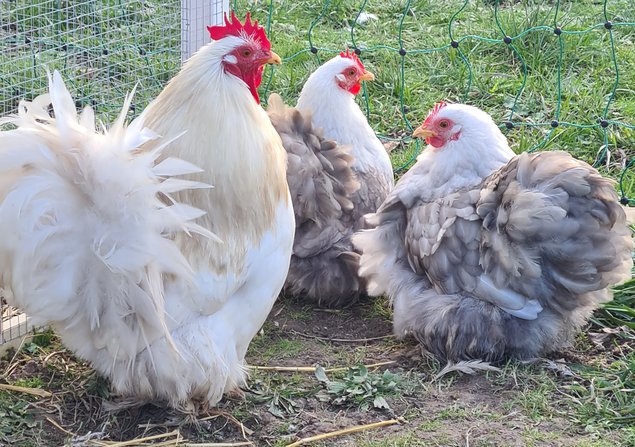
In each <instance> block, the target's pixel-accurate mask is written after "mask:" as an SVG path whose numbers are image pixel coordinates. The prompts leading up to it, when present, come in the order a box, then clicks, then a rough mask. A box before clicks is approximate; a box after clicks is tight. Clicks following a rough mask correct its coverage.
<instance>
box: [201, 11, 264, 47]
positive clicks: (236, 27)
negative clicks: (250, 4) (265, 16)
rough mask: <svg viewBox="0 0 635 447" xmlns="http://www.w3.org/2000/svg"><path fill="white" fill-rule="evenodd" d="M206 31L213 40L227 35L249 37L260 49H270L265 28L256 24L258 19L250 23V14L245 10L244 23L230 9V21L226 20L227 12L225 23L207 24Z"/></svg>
mask: <svg viewBox="0 0 635 447" xmlns="http://www.w3.org/2000/svg"><path fill="white" fill-rule="evenodd" d="M207 31H209V35H210V37H211V38H212V39H213V40H220V39H222V38H223V37H227V36H236V37H247V36H248V37H250V38H252V39H254V40H256V41H258V42H260V45H261V47H262V49H264V50H270V49H271V42H269V39H267V35H266V34H265V29H264V28H263V27H262V26H258V20H256V21H255V22H253V23H251V15H250V14H249V12H247V15H246V16H245V24H244V25H243V24H242V23H240V20H238V18H237V17H236V13H235V12H234V11H232V15H231V21H230V20H227V14H225V24H224V25H218V26H208V27H207Z"/></svg>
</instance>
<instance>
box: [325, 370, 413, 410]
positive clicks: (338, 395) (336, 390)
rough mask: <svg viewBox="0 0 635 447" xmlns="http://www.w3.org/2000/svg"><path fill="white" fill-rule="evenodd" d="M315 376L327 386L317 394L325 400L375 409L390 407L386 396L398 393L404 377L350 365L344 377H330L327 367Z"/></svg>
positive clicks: (362, 408)
mask: <svg viewBox="0 0 635 447" xmlns="http://www.w3.org/2000/svg"><path fill="white" fill-rule="evenodd" d="M315 377H316V378H317V379H318V380H319V381H320V382H321V383H323V384H324V385H325V387H326V389H325V390H324V391H322V392H320V393H318V395H317V397H318V399H320V400H321V401H323V402H331V403H332V404H333V405H348V406H356V407H358V408H359V409H360V410H362V411H367V410H368V409H369V408H370V407H371V405H372V407H373V408H377V409H383V410H390V409H391V408H390V406H389V405H388V402H387V401H386V399H385V398H384V396H392V395H395V394H397V391H398V385H399V383H400V382H401V378H400V377H399V376H398V375H397V374H393V373H391V372H390V371H388V370H386V371H384V372H383V373H374V372H370V371H368V368H366V367H365V366H363V365H361V366H356V367H354V368H349V370H348V371H347V373H346V376H345V377H344V378H343V379H342V380H341V381H340V380H330V379H329V378H328V376H327V375H326V371H325V370H324V368H322V367H320V366H318V367H317V368H316V370H315Z"/></svg>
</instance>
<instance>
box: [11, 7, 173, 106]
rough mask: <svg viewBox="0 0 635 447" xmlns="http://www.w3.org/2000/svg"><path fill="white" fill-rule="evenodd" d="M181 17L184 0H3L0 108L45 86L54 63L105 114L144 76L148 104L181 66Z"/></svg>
mask: <svg viewBox="0 0 635 447" xmlns="http://www.w3.org/2000/svg"><path fill="white" fill-rule="evenodd" d="M180 20H181V4H180V2H179V1H169V2H158V1H146V0H125V1H124V0H84V1H69V0H39V1H37V0H36V1H33V0H13V1H2V2H0V73H2V80H1V82H2V89H1V90H0V112H1V113H3V114H6V113H10V112H14V111H15V110H16V107H17V105H18V101H19V100H20V99H22V98H33V97H34V96H36V95H38V94H40V93H42V92H44V91H45V89H46V84H47V79H46V69H47V68H48V69H49V70H51V71H52V70H60V71H61V72H62V75H63V77H64V79H65V80H67V83H68V87H69V89H70V91H71V92H72V93H73V95H74V97H75V98H76V101H77V105H78V106H79V107H81V106H83V105H85V104H90V105H92V106H93V107H94V108H95V109H96V112H97V113H98V114H99V115H100V116H101V117H103V118H104V119H109V118H112V117H113V116H114V115H115V114H116V113H117V111H118V110H119V108H120V107H121V104H122V102H123V98H124V96H125V94H126V93H127V92H129V91H130V90H132V88H133V87H134V86H135V85H136V84H137V83H138V84H139V87H138V90H137V92H138V93H137V96H136V101H135V103H136V104H135V105H137V106H143V105H145V104H147V102H148V101H149V100H151V99H152V98H153V97H154V96H156V94H157V93H158V92H159V91H160V89H161V88H162V87H163V86H164V85H165V83H166V82H167V81H168V80H169V79H170V77H171V76H172V75H173V74H174V73H175V72H176V71H177V70H178V68H179V66H180V47H181V46H180V40H181V34H180V26H179V24H180Z"/></svg>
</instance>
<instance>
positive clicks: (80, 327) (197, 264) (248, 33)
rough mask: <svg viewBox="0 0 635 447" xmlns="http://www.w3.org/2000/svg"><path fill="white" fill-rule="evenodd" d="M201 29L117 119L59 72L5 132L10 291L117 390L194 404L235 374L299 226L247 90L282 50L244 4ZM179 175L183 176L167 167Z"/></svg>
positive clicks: (0, 207) (218, 394) (276, 148)
mask: <svg viewBox="0 0 635 447" xmlns="http://www.w3.org/2000/svg"><path fill="white" fill-rule="evenodd" d="M209 32H210V35H211V37H212V39H213V40H214V42H212V43H210V44H208V45H206V46H204V47H203V48H201V49H200V50H199V51H198V52H197V53H196V54H195V55H194V56H192V58H191V59H190V60H188V61H187V62H186V63H185V65H184V66H183V68H182V70H181V71H180V73H178V74H177V75H176V76H175V77H174V78H173V79H172V80H171V81H170V83H169V84H168V86H167V87H166V88H165V90H164V91H163V92H162V93H161V94H160V95H159V96H158V97H157V98H156V99H155V100H154V102H152V103H151V104H150V105H149V106H148V108H147V109H146V110H145V111H144V112H143V113H142V116H141V117H140V118H138V119H137V120H136V121H135V122H134V123H133V124H131V125H130V126H129V127H127V128H126V127H125V126H124V124H123V121H124V118H125V114H126V108H127V104H126V106H125V107H124V109H123V111H122V114H121V116H120V118H119V120H118V121H117V122H116V123H115V125H114V126H113V127H112V128H111V129H110V131H107V132H105V133H102V132H96V131H95V128H94V116H93V112H92V110H91V109H90V108H88V109H86V110H85V111H84V112H83V113H82V115H81V116H80V117H77V115H76V112H75V108H74V102H73V100H72V99H71V97H70V95H69V94H68V92H67V91H66V89H65V87H64V85H63V83H62V81H61V79H59V76H58V75H56V76H55V78H54V79H53V81H52V83H51V93H50V97H39V98H37V99H36V100H35V101H34V102H33V103H23V104H22V106H21V107H20V114H19V116H18V117H17V118H9V119H7V120H5V121H6V122H9V123H12V124H14V125H15V126H17V129H15V130H9V131H6V132H2V133H1V134H0V172H1V174H0V178H2V181H1V183H0V226H1V227H2V229H3V231H4V232H5V233H4V234H6V235H11V237H6V238H3V239H2V242H1V243H0V244H1V245H0V272H2V285H3V286H4V288H5V289H7V290H8V295H9V298H10V300H9V301H10V303H12V304H14V305H17V306H18V307H21V308H22V309H24V310H25V311H26V312H27V313H28V314H29V315H30V316H31V317H32V318H34V319H35V320H36V321H37V322H38V323H40V324H50V325H52V326H53V327H54V328H55V329H56V330H57V332H58V333H59V334H60V335H61V337H62V340H63V342H64V344H65V345H66V346H67V347H69V348H70V349H71V350H72V351H73V352H75V353H76V354H77V355H78V356H79V357H82V358H84V359H86V360H88V361H89V362H90V363H91V364H92V365H93V366H94V367H95V368H96V369H97V370H98V371H99V372H100V373H101V374H103V375H104V376H105V377H107V378H108V379H110V381H111V383H112V387H113V388H114V391H115V392H116V393H119V394H121V395H125V396H128V397H129V398H131V399H134V400H136V401H139V402H141V401H144V400H154V399H159V400H164V401H167V403H168V404H169V405H170V406H172V407H175V408H178V409H183V410H189V411H195V410H197V409H199V408H200V407H207V406H212V405H214V404H216V403H217V402H218V401H219V400H220V399H221V398H222V395H223V393H225V392H229V391H233V390H236V389H237V387H239V386H240V385H241V384H242V383H243V382H244V379H245V366H244V356H245V352H246V350H247V347H248V345H249V343H250V341H251V339H252V338H253V337H254V336H255V335H256V333H257V331H258V330H259V328H260V327H261V325H262V324H263V322H264V321H265V318H266V317H267V314H268V313H269V311H270V309H271V307H272V306H273V303H274V301H275V299H276V297H277V296H278V293H279V292H280V290H281V288H282V286H283V284H284V279H285V277H286V274H287V271H288V267H289V259H290V257H291V248H292V244H293V232H294V227H295V224H294V216H293V209H292V203H291V198H290V197H289V191H288V188H287V183H286V168H285V167H286V153H285V151H284V148H283V147H282V143H281V141H280V137H279V136H278V134H277V133H276V131H275V129H274V128H273V126H272V125H271V122H270V121H269V118H268V116H267V114H266V112H265V111H264V110H263V109H262V108H261V107H260V105H259V102H258V94H257V90H256V89H257V87H258V84H259V83H260V80H261V74H262V66H263V65H264V64H266V63H279V62H280V58H279V57H278V56H277V55H276V54H275V53H273V52H272V51H271V49H270V43H269V41H268V40H267V37H266V35H265V32H264V29H263V28H262V27H260V26H258V23H257V22H255V23H252V22H251V20H250V17H249V15H247V18H246V21H245V23H244V25H243V24H241V23H240V21H239V20H238V19H237V18H236V17H235V15H233V14H232V18H231V20H227V19H225V25H223V26H213V27H209ZM49 100H51V101H52V103H53V109H54V114H55V118H53V117H52V116H50V115H49V113H48V111H47V105H48V103H49ZM148 129H152V131H150V130H148ZM157 135H161V136H162V138H161V139H159V140H153V139H155V138H156V136H157ZM156 159H159V160H162V161H160V162H159V163H157V164H155V160H156ZM179 159H180V160H182V161H179ZM195 166H198V167H199V168H200V169H198V168H195ZM175 175H184V176H185V177H186V179H176V178H165V177H167V176H175ZM208 185H213V188H211V189H210V188H209V187H208ZM193 219H196V220H197V222H196V224H194V223H193V222H191V220H193Z"/></svg>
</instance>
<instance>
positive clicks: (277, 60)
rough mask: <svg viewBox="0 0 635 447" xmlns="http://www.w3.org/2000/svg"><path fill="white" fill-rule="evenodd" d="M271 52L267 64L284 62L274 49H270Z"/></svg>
mask: <svg viewBox="0 0 635 447" xmlns="http://www.w3.org/2000/svg"><path fill="white" fill-rule="evenodd" d="M269 53H270V54H271V55H270V56H269V59H267V60H266V61H265V63H267V64H275V65H280V64H281V63H282V59H280V56H278V55H277V54H276V53H274V52H273V51H270V52H269Z"/></svg>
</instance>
